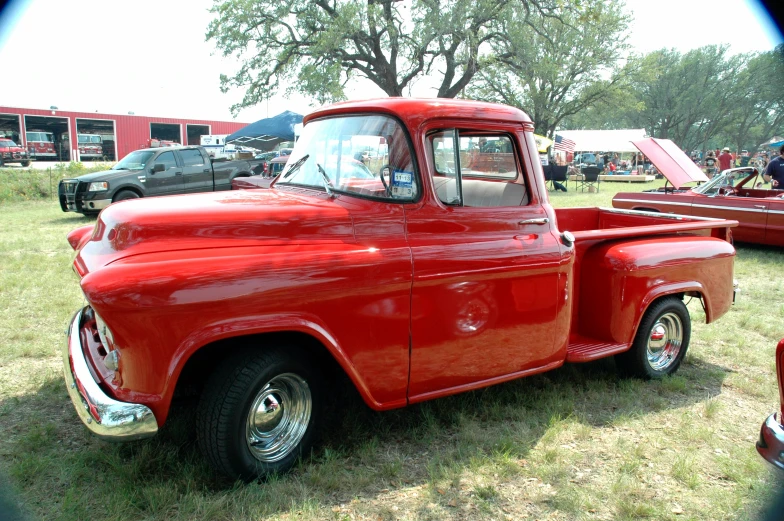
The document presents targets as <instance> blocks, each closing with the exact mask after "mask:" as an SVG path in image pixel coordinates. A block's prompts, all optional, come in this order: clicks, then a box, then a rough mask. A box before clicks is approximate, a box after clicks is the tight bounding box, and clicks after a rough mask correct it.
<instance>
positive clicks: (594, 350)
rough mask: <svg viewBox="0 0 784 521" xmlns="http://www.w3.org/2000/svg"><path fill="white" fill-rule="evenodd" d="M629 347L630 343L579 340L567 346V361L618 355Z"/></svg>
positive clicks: (586, 360) (589, 359)
mask: <svg viewBox="0 0 784 521" xmlns="http://www.w3.org/2000/svg"><path fill="white" fill-rule="evenodd" d="M628 349H629V344H610V343H607V342H598V341H597V342H586V341H577V342H574V343H570V344H569V347H567V348H566V361H567V362H590V361H591V360H598V359H599V358H605V357H607V356H612V355H617V354H618V353H623V352H624V351H626V350H628Z"/></svg>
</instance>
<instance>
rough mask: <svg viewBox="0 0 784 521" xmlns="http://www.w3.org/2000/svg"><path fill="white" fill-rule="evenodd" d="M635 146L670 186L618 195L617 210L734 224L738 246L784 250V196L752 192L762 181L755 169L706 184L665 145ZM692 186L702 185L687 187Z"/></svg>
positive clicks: (779, 192) (647, 142)
mask: <svg viewBox="0 0 784 521" xmlns="http://www.w3.org/2000/svg"><path fill="white" fill-rule="evenodd" d="M634 144H635V145H636V146H637V148H639V149H640V150H641V151H642V152H643V153H644V154H645V155H646V156H648V157H649V158H650V159H651V161H652V162H653V164H654V166H656V168H658V169H659V171H660V172H661V173H662V174H663V175H664V176H665V177H666V178H667V180H668V184H672V186H665V187H664V188H659V189H657V190H650V191H645V192H620V193H617V194H616V195H615V197H613V203H612V204H613V206H614V207H615V208H628V209H631V210H645V211H651V212H667V213H676V214H681V215H697V216H701V217H716V218H721V219H734V220H736V221H738V223H740V224H739V226H738V227H737V228H735V229H734V230H733V231H732V234H733V238H734V239H735V240H736V241H739V242H752V243H758V244H769V245H772V246H784V190H764V189H760V188H756V187H757V183H758V182H761V181H762V177H761V176H759V175H758V171H757V170H756V169H755V168H754V167H743V168H733V169H731V170H725V171H724V172H722V173H721V174H719V175H717V176H715V177H713V179H710V180H708V178H707V177H705V175H704V174H703V173H702V171H700V170H699V168H698V167H697V166H696V165H694V163H693V162H692V161H691V160H690V159H689V158H688V156H686V154H684V153H683V152H682V151H681V150H680V149H679V148H678V147H677V146H675V145H674V144H672V142H671V141H669V140H659V139H654V138H647V139H645V140H643V141H635V142H634ZM680 156H682V157H680ZM690 166H691V167H690ZM693 182H702V184H700V185H699V186H695V187H685V185H686V184H689V183H693Z"/></svg>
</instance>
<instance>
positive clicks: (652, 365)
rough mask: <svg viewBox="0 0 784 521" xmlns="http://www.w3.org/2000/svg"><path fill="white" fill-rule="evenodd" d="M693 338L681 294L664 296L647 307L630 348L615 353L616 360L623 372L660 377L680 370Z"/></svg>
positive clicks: (637, 375)
mask: <svg viewBox="0 0 784 521" xmlns="http://www.w3.org/2000/svg"><path fill="white" fill-rule="evenodd" d="M654 335H656V336H655V337H654ZM659 337H662V338H659ZM690 339H691V317H689V310H688V309H686V305H685V304H684V303H683V301H681V299H679V298H678V297H674V296H673V297H663V298H661V299H659V300H657V301H655V302H654V303H653V304H651V306H650V307H648V309H647V310H646V311H645V314H644V315H643V317H642V320H641V321H640V327H639V329H638V330H637V335H635V337H634V343H633V344H632V347H631V349H629V350H628V351H626V352H624V353H621V354H619V355H616V356H615V363H616V365H617V366H618V369H619V371H620V372H621V374H623V375H626V376H634V377H638V378H644V379H661V378H664V377H665V376H668V375H672V374H675V372H676V371H677V370H678V367H680V365H681V362H682V361H683V357H684V356H686V351H687V350H688V348H689V340H690Z"/></svg>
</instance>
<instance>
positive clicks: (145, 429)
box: [63, 309, 158, 441]
mask: <svg viewBox="0 0 784 521" xmlns="http://www.w3.org/2000/svg"><path fill="white" fill-rule="evenodd" d="M83 313H84V309H81V310H79V311H78V312H77V313H76V315H74V317H73V319H72V320H71V323H70V324H69V326H68V332H67V335H66V342H65V346H64V349H63V371H64V373H65V385H66V388H67V389H68V394H69V396H70V397H71V401H72V402H73V404H74V407H76V412H77V414H78V415H79V418H81V420H82V422H83V423H84V424H85V425H86V426H87V428H88V429H90V431H92V433H93V434H95V435H97V436H98V437H100V438H102V439H104V440H108V441H129V440H139V439H142V438H149V437H150V436H154V435H155V433H157V432H158V423H157V422H156V420H155V415H154V414H153V413H152V411H151V410H150V408H149V407H147V406H145V405H141V404H135V403H126V402H120V401H117V400H115V399H113V398H111V397H109V396H107V395H106V393H104V392H103V391H102V390H101V388H100V387H99V386H98V384H97V383H96V382H95V379H94V378H93V376H92V374H91V373H90V370H89V368H88V367H87V360H86V359H85V356H84V351H83V349H82V343H81V337H80V334H79V331H80V326H81V322H82V314H83Z"/></svg>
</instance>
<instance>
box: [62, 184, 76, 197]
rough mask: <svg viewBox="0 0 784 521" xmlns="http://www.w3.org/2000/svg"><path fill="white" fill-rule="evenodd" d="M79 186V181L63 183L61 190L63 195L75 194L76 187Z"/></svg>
mask: <svg viewBox="0 0 784 521" xmlns="http://www.w3.org/2000/svg"><path fill="white" fill-rule="evenodd" d="M78 184H79V181H63V189H64V190H65V193H67V194H72V193H74V192H76V185H78Z"/></svg>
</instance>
